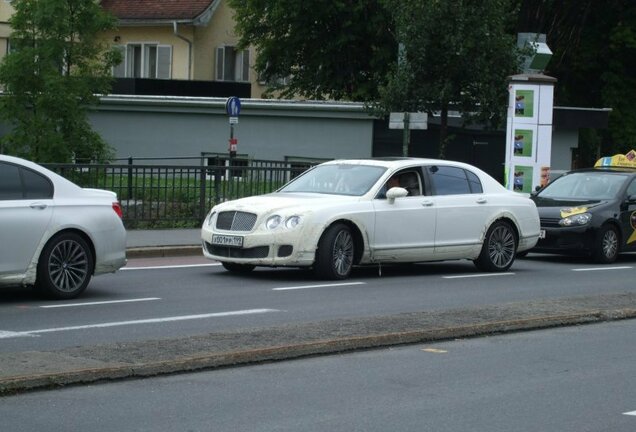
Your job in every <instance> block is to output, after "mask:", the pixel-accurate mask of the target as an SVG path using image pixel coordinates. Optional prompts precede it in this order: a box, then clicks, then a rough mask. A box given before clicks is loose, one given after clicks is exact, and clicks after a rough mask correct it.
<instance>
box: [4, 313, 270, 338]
mask: <svg viewBox="0 0 636 432" xmlns="http://www.w3.org/2000/svg"><path fill="white" fill-rule="evenodd" d="M269 312H280V310H278V309H246V310H237V311H229V312H215V313H208V314H201V315H181V316H172V317H164V318H150V319H143V320H134V321H116V322H106V323H100V324H87V325H80V326H71V327H56V328H48V329H40V330H27V331H23V332H11V331H2V330H0V339H7V338H14V337H27V336H37V335H40V334H43V333H56V332H63V331H72V330H88V329H94V328H107V327H121V326H128V325H140V324H161V323H166V322H175V321H187V320H197V319H206V318H220V317H228V316H237V315H250V314H262V313H269Z"/></svg>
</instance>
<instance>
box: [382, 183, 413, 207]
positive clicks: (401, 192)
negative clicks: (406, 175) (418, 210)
mask: <svg viewBox="0 0 636 432" xmlns="http://www.w3.org/2000/svg"><path fill="white" fill-rule="evenodd" d="M408 194H409V192H408V191H407V190H406V189H404V188H401V187H392V188H391V189H389V190H388V191H386V199H387V200H389V204H393V203H394V202H395V200H396V199H397V198H404V197H405V196H407V195H408Z"/></svg>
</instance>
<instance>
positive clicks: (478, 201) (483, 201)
mask: <svg viewBox="0 0 636 432" xmlns="http://www.w3.org/2000/svg"><path fill="white" fill-rule="evenodd" d="M487 202H488V200H487V199H486V198H477V204H486V203H487Z"/></svg>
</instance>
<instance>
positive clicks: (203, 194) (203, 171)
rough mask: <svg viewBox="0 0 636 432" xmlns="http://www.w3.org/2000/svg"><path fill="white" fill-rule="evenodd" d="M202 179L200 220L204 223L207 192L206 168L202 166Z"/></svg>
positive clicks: (200, 187) (200, 186) (200, 184)
mask: <svg viewBox="0 0 636 432" xmlns="http://www.w3.org/2000/svg"><path fill="white" fill-rule="evenodd" d="M199 172H200V175H201V179H200V181H199V222H201V223H203V218H205V212H206V211H207V209H206V200H205V197H206V193H205V172H206V168H205V167H204V166H202V167H201V168H200V171H199Z"/></svg>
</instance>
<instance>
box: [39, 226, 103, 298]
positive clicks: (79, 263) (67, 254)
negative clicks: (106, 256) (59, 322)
mask: <svg viewBox="0 0 636 432" xmlns="http://www.w3.org/2000/svg"><path fill="white" fill-rule="evenodd" d="M93 266H94V258H93V253H92V252H91V248H90V247H89V246H88V243H86V241H85V240H84V239H83V238H82V237H81V236H80V235H78V234H76V233H71V232H67V233H61V234H58V235H57V236H55V237H53V238H52V239H51V240H50V241H49V242H48V243H47V245H46V246H45V247H44V249H43V250H42V254H41V255H40V260H39V262H38V270H37V272H38V274H37V278H36V287H37V288H38V289H40V290H41V291H44V292H45V293H46V294H48V295H50V296H52V297H54V298H58V299H70V298H74V297H77V296H78V295H80V294H81V293H82V292H83V291H84V290H85V289H86V287H87V286H88V283H89V282H90V280H91V276H92V274H93Z"/></svg>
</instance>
